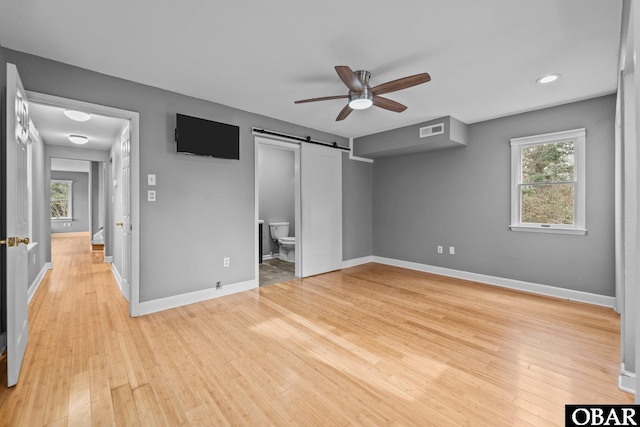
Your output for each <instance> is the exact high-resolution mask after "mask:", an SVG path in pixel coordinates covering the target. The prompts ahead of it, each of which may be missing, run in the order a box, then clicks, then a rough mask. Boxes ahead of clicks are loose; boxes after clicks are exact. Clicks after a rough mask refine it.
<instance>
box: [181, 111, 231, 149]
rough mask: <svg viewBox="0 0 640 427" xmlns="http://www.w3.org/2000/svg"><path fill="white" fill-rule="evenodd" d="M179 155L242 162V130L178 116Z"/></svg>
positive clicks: (222, 124) (227, 125)
mask: <svg viewBox="0 0 640 427" xmlns="http://www.w3.org/2000/svg"><path fill="white" fill-rule="evenodd" d="M176 143H177V145H178V153H185V154H194V155H197V156H209V157H220V158H223V159H235V160H240V128H239V127H238V126H234V125H229V124H226V123H218V122H214V121H211V120H205V119H199V118H197V117H190V116H185V115H184V114H177V115H176Z"/></svg>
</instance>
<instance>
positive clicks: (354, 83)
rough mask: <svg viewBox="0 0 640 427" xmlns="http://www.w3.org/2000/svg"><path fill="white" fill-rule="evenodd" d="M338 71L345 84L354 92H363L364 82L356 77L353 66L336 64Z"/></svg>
mask: <svg viewBox="0 0 640 427" xmlns="http://www.w3.org/2000/svg"><path fill="white" fill-rule="evenodd" d="M336 73H338V76H339V77H340V80H342V81H343V82H344V84H345V85H347V87H348V88H349V90H352V91H354V92H361V91H363V90H364V88H363V87H362V83H360V80H358V78H357V77H356V74H355V73H354V72H353V71H352V70H351V68H349V67H347V66H346V65H336Z"/></svg>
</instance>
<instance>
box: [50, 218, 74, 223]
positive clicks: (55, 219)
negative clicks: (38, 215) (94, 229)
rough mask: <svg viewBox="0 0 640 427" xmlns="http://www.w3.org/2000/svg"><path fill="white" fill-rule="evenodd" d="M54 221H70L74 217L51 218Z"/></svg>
mask: <svg viewBox="0 0 640 427" xmlns="http://www.w3.org/2000/svg"><path fill="white" fill-rule="evenodd" d="M51 221H53V222H69V221H73V218H51Z"/></svg>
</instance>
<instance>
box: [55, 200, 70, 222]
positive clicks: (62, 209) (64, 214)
mask: <svg viewBox="0 0 640 427" xmlns="http://www.w3.org/2000/svg"><path fill="white" fill-rule="evenodd" d="M51 218H69V202H67V201H66V200H55V201H54V200H52V201H51Z"/></svg>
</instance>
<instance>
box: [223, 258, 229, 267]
mask: <svg viewBox="0 0 640 427" xmlns="http://www.w3.org/2000/svg"><path fill="white" fill-rule="evenodd" d="M230 261H231V260H230V259H229V258H225V259H224V262H223V265H224V266H225V267H229V262H230Z"/></svg>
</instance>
